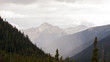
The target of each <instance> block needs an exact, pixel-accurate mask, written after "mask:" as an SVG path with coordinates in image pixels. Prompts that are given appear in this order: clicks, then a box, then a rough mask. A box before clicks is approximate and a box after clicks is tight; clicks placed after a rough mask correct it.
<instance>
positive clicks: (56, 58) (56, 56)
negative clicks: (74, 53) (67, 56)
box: [55, 49, 59, 62]
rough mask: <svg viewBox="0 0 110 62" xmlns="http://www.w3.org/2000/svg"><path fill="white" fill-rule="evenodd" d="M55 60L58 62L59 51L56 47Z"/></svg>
mask: <svg viewBox="0 0 110 62" xmlns="http://www.w3.org/2000/svg"><path fill="white" fill-rule="evenodd" d="M55 61H56V62H59V52H58V49H57V50H56V55H55Z"/></svg>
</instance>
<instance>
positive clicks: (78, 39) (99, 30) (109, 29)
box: [49, 25, 110, 57]
mask: <svg viewBox="0 0 110 62" xmlns="http://www.w3.org/2000/svg"><path fill="white" fill-rule="evenodd" d="M109 33H110V25H106V26H98V27H92V28H89V29H87V30H84V31H82V32H79V33H75V34H72V35H66V36H63V37H61V38H59V39H57V40H55V41H52V43H50V45H49V46H51V47H53V48H51V47H50V48H49V49H51V51H49V52H50V53H52V51H53V50H54V49H56V48H59V50H60V51H61V53H60V54H61V55H63V56H70V57H71V56H73V55H75V54H77V53H79V52H80V51H82V50H83V49H85V48H87V47H88V46H90V45H91V44H92V42H93V41H91V40H93V39H94V37H96V36H97V37H98V38H99V40H101V39H103V38H104V37H106V36H108V35H110V34H109Z"/></svg>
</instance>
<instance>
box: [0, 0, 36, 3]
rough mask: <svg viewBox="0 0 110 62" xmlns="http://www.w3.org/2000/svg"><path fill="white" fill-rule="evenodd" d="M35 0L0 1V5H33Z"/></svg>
mask: <svg viewBox="0 0 110 62" xmlns="http://www.w3.org/2000/svg"><path fill="white" fill-rule="evenodd" d="M35 1H36V0H0V4H7V3H13V4H31V3H34V2H35Z"/></svg>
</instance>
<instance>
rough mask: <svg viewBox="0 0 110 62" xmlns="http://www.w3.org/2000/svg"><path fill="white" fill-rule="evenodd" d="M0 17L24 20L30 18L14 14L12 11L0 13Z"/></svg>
mask: <svg viewBox="0 0 110 62" xmlns="http://www.w3.org/2000/svg"><path fill="white" fill-rule="evenodd" d="M0 16H2V17H3V18H24V17H28V16H27V15H23V14H19V13H14V12H12V11H4V10H1V11H0Z"/></svg>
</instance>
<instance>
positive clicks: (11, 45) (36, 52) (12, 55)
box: [0, 17, 48, 62]
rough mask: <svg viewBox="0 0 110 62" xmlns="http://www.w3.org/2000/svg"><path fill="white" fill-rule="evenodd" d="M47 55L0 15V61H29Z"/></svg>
mask: <svg viewBox="0 0 110 62" xmlns="http://www.w3.org/2000/svg"><path fill="white" fill-rule="evenodd" d="M47 56H48V55H47V54H45V53H44V52H43V51H42V50H41V49H39V48H38V47H37V46H36V45H34V44H32V42H31V41H30V40H29V38H28V36H27V35H24V34H23V33H21V32H20V31H19V30H18V29H16V27H13V26H12V25H11V24H9V23H8V22H7V21H3V19H2V18H1V17H0V62H29V61H30V60H37V59H39V58H46V57H47ZM25 60H26V61H25ZM31 62H35V61H31ZM36 62H39V61H36Z"/></svg>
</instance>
